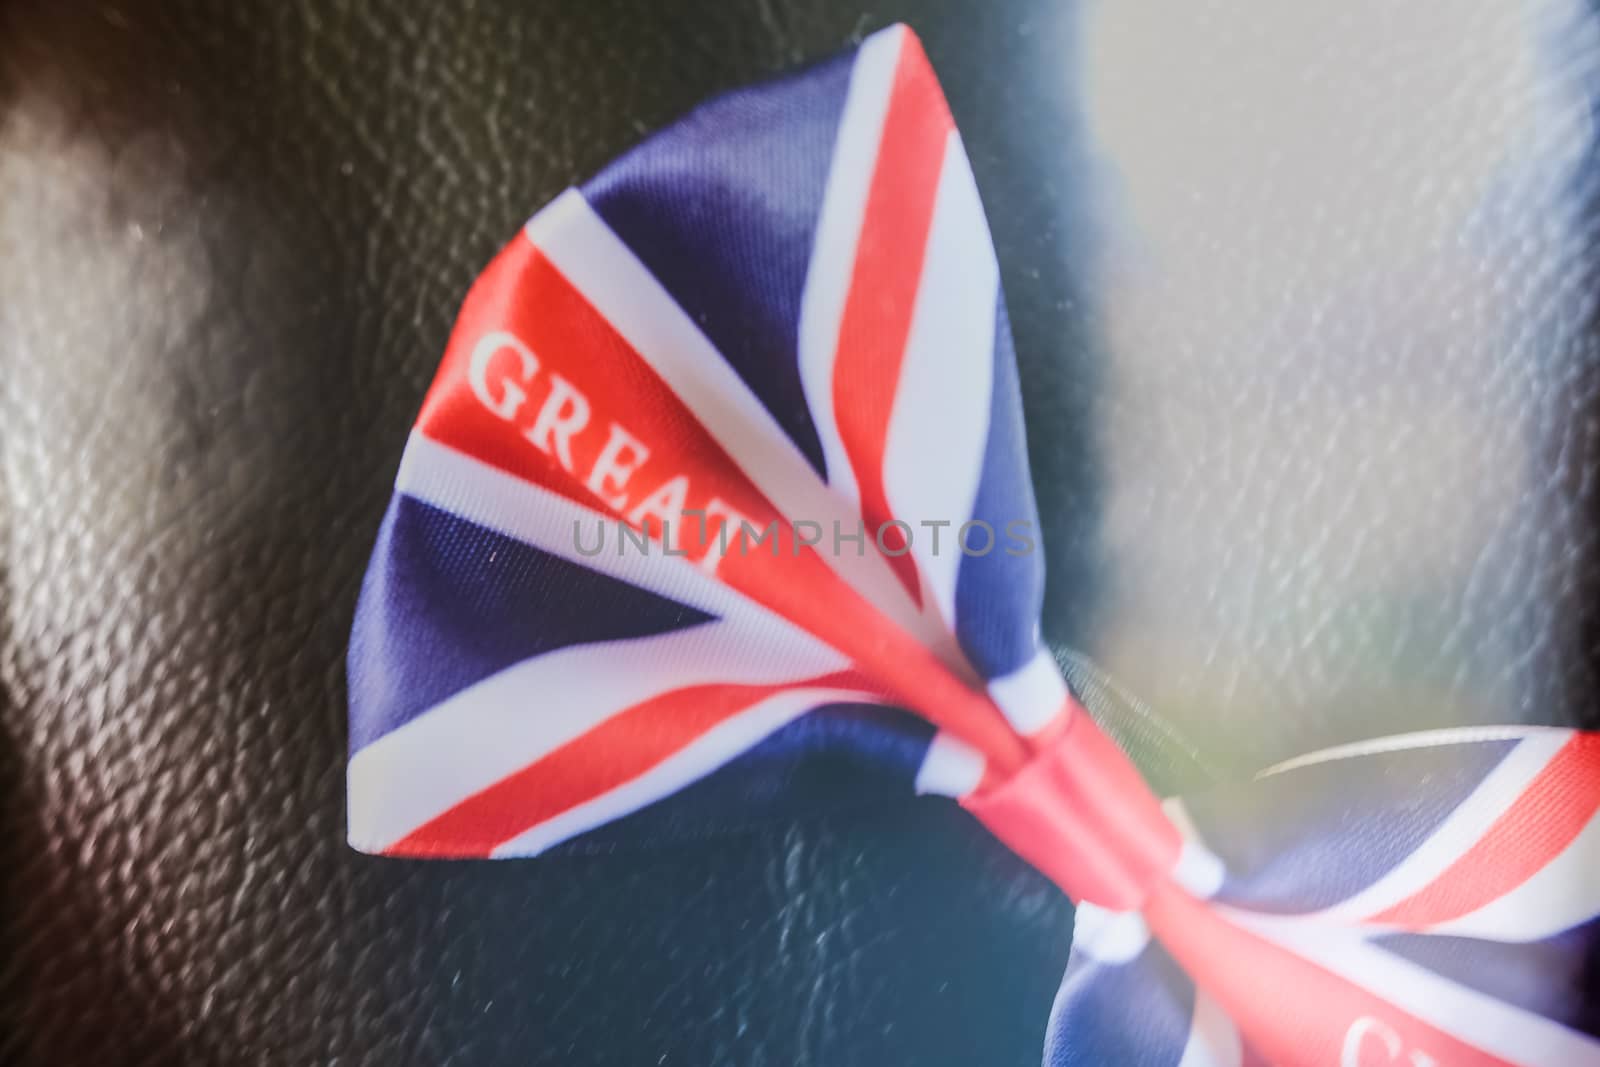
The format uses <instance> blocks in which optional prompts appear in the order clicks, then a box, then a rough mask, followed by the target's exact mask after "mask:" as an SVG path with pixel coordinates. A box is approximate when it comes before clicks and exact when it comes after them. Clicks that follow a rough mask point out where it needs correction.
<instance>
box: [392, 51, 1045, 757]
mask: <svg viewBox="0 0 1600 1067" xmlns="http://www.w3.org/2000/svg"><path fill="white" fill-rule="evenodd" d="M918 54H919V55H920V53H918ZM928 77H929V83H930V85H931V75H930V76H928ZM933 91H934V92H937V87H936V86H935V87H933ZM918 247H920V246H918ZM495 331H508V332H510V333H512V334H514V335H515V336H516V337H517V338H518V339H519V340H520V341H521V342H523V343H524V344H525V345H526V346H527V347H528V349H529V350H530V351H531V352H532V353H533V354H534V356H535V357H536V358H537V360H538V364H539V365H538V368H537V370H536V372H535V373H534V374H533V375H532V376H524V373H523V367H522V365H521V363H520V361H519V360H518V358H517V355H516V354H515V352H514V351H511V350H509V349H507V350H503V351H497V352H496V353H495V354H494V355H493V357H492V359H491V365H490V367H489V371H488V374H489V377H490V378H491V379H492V386H491V392H492V393H494V394H495V397H496V398H504V397H505V396H506V395H507V394H506V393H505V392H504V389H505V386H506V385H507V384H511V385H514V386H516V387H517V388H519V389H520V390H521V391H522V392H523V393H525V394H526V396H525V397H524V399H523V401H522V402H521V404H520V406H518V408H517V410H515V411H513V412H512V415H511V418H509V419H507V418H502V417H500V416H499V415H498V414H496V413H495V412H493V411H491V410H490V409H489V407H487V406H486V404H485V403H484V402H483V401H482V400H480V399H479V397H478V396H477V394H476V393H475V392H474V390H473V389H472V387H471V384H470V376H469V368H470V366H471V361H472V353H473V350H474V348H475V347H476V346H477V344H478V342H479V340H480V339H481V338H483V337H485V336H487V335H488V334H490V333H492V332H495ZM896 358H897V359H898V356H897V357H896ZM556 375H560V376H561V378H562V379H563V380H565V381H566V382H568V383H570V384H571V386H572V387H573V388H575V389H576V390H577V391H578V392H579V393H581V394H582V395H583V396H584V397H585V398H586V399H587V402H588V404H589V407H590V412H591V414H590V421H589V424H588V426H586V427H585V428H584V429H583V430H582V431H580V432H576V433H575V434H574V435H573V436H572V438H571V439H570V441H569V446H570V449H569V450H570V453H571V459H572V467H573V469H572V470H570V471H569V470H567V469H566V468H565V467H564V466H563V465H562V463H561V462H559V460H558V459H557V457H555V456H552V455H547V454H546V453H544V452H542V451H540V449H538V448H537V447H535V446H534V445H533V444H532V443H530V442H529V440H528V439H527V437H526V436H525V435H526V434H527V433H529V432H530V431H531V430H532V429H533V427H534V425H535V424H536V422H537V416H538V413H539V411H540V409H541V407H542V406H543V405H544V404H545V402H546V401H547V399H548V398H550V397H552V396H554V395H555V394H554V393H553V392H552V388H553V381H554V377H555V376H556ZM612 423H616V424H618V425H621V426H622V427H624V428H625V429H626V430H627V431H628V432H629V433H630V434H632V435H633V436H635V437H637V438H638V439H639V440H641V441H643V442H644V443H645V444H646V445H647V447H648V448H649V450H650V454H649V458H648V460H646V461H645V462H644V463H642V464H641V465H640V466H639V467H638V469H637V470H636V471H635V472H634V473H633V474H632V475H631V476H630V478H629V479H628V481H627V484H626V485H625V486H624V487H623V489H624V490H625V491H626V493H627V494H628V501H627V504H626V506H625V507H624V508H623V509H621V510H624V511H625V510H628V509H629V508H631V507H632V506H633V505H635V504H637V503H638V502H639V501H641V500H643V499H645V498H646V497H648V496H650V495H653V494H654V493H655V492H656V491H657V490H659V489H660V488H661V487H662V486H663V485H665V484H669V483H670V481H671V480H672V479H673V478H674V477H676V476H684V477H686V478H687V480H688V485H689V489H688V493H687V496H686V499H685V501H684V503H685V506H686V507H688V508H701V509H704V508H707V507H709V506H710V505H711V502H712V501H713V499H717V500H721V501H723V502H724V503H726V504H728V505H731V506H732V507H733V508H734V509H735V510H736V511H738V512H739V513H740V514H742V515H744V516H746V517H748V518H749V519H750V521H751V522H752V523H753V524H754V525H755V527H756V528H757V529H758V530H761V529H764V528H765V527H766V526H767V525H768V524H769V523H771V522H774V521H777V523H778V530H779V536H778V538H777V551H776V552H773V551H771V550H770V549H769V548H767V547H762V548H752V549H751V550H750V551H748V552H747V553H743V554H741V553H739V552H737V551H733V552H730V553H729V554H728V555H727V556H726V557H725V558H723V559H722V560H721V562H720V564H719V565H718V567H717V577H718V578H719V579H720V580H722V581H725V582H726V583H727V584H728V585H730V586H731V587H733V588H734V589H737V590H739V591H740V592H742V593H744V594H745V595H747V596H749V597H751V598H752V599H754V600H755V601H757V602H758V603H760V604H762V605H763V606H765V607H767V608H769V609H771V610H772V611H774V612H776V613H777V614H779V615H781V616H782V617H784V618H786V619H788V620H790V621H791V622H793V623H794V624H795V625H797V626H799V627H800V628H801V629H803V630H805V631H807V632H808V633H811V634H813V635H815V636H816V637H817V638H818V639H820V640H822V641H823V642H825V643H827V644H828V645H830V646H832V647H833V648H835V649H837V650H838V651H840V652H841V653H843V654H844V655H845V656H847V657H848V658H849V659H850V660H852V661H853V662H855V663H857V664H859V665H860V666H861V667H862V669H863V670H865V671H868V672H870V674H871V675H872V678H873V681H874V682H875V683H876V684H875V688H876V689H877V690H878V691H881V692H884V693H885V694H887V695H888V696H890V697H891V698H892V699H893V700H894V701H895V702H896V703H898V704H900V705H902V706H904V707H907V708H911V709H914V710H916V711H917V712H919V713H920V714H922V715H923V716H924V717H925V718H927V719H929V720H930V721H931V722H933V723H934V724H935V725H936V726H940V727H943V728H945V729H948V730H949V731H950V732H951V733H952V734H954V735H956V736H957V737H960V738H961V739H962V740H964V741H966V742H967V743H968V744H969V745H971V746H973V747H974V748H976V749H978V750H979V751H981V752H984V753H985V754H986V755H987V756H988V757H989V759H990V760H991V762H993V763H994V764H995V765H996V766H997V767H1001V768H1004V767H1014V766H1016V765H1018V764H1019V763H1021V761H1022V759H1023V757H1024V746H1023V744H1022V742H1021V741H1020V740H1019V739H1018V738H1017V737H1016V735H1015V734H1014V733H1013V732H1012V731H1011V729H1010V727H1009V726H1008V725H1007V723H1006V721H1005V718H1004V717H1003V716H1002V715H1001V713H1000V712H999V710H998V709H997V708H995V707H994V705H993V703H992V702H991V701H990V700H989V698H988V697H987V696H986V695H985V694H983V693H980V692H975V691H974V690H972V689H970V688H968V687H967V686H966V684H965V683H963V682H962V681H961V680H960V679H958V678H957V677H956V676H955V675H953V674H952V673H951V672H950V671H949V670H948V669H946V668H945V667H944V666H943V665H942V664H941V663H940V662H939V660H938V658H937V657H936V656H935V655H934V654H933V653H932V652H930V651H929V650H928V649H926V648H924V647H923V646H922V645H921V644H920V643H919V642H917V641H916V640H915V639H914V638H912V637H911V635H910V634H908V633H906V632H905V631H904V630H901V629H900V628H899V627H898V626H896V625H895V624H894V623H892V622H891V621H890V620H889V619H887V618H885V617H884V615H883V614H882V613H881V612H879V611H878V610H877V609H876V608H875V607H873V605H872V604H871V603H870V602H868V601H867V600H866V599H865V598H864V597H862V596H861V595H860V594H859V593H857V592H856V591H855V590H854V589H852V588H851V587H850V586H849V585H848V584H847V583H846V582H845V581H844V580H843V579H841V578H840V577H839V576H838V574H836V573H835V572H834V571H833V570H832V569H831V568H830V567H829V566H828V565H827V563H826V562H825V561H824V560H823V559H822V557H821V556H820V555H818V554H817V552H816V551H815V550H814V549H811V548H801V547H800V546H798V545H796V544H795V538H794V530H793V527H792V526H790V525H789V524H788V522H787V521H784V520H783V518H782V517H781V516H780V515H779V513H778V510H777V509H776V508H775V507H774V506H773V505H772V503H771V502H770V501H768V500H767V499H766V497H765V496H764V495H763V494H762V493H761V492H760V490H758V489H757V488H756V487H755V486H754V484H752V483H751V481H750V479H749V477H748V476H747V475H746V474H745V472H744V470H743V468H742V467H741V466H740V465H739V463H738V461H737V460H736V459H735V458H734V457H733V456H730V455H729V454H728V453H727V452H726V451H725V450H724V449H723V448H722V446H721V445H720V444H718V443H717V441H716V439H715V438H713V437H712V436H711V434H710V433H709V431H707V430H706V429H705V427H704V426H702V425H701V424H700V421H699V420H698V419H697V418H696V417H695V415H694V413H693V412H691V411H690V410H689V409H688V408H687V407H686V406H685V405H684V403H683V402H682V401H681V400H680V399H679V398H678V396H677V394H676V393H674V392H673V390H672V388H671V387H670V386H669V385H667V383H666V382H665V381H663V380H662V379H661V377H660V376H659V375H658V374H657V373H656V372H655V370H654V369H653V368H652V367H651V366H650V365H649V363H648V362H647V361H646V360H645V359H644V358H643V357H642V356H641V355H639V353H638V352H636V351H634V349H633V348H632V347H631V346H630V345H629V344H628V342H627V341H626V340H625V339H624V338H623V337H622V336H621V335H620V334H619V333H617V331H616V330H615V329H614V328H613V327H612V326H611V324H610V323H609V322H608V321H606V319H605V317H604V316H602V315H601V314H600V313H599V311H597V310H596V309H595V308H594V306H593V305H591V304H590V303H589V301H588V299H587V298H586V297H585V296H584V295H583V294H582V293H581V292H580V291H579V290H578V289H577V288H576V287H575V286H574V285H573V284H572V282H571V281H570V280H569V279H568V278H567V277H566V276H565V275H563V274H562V273H561V272H560V271H559V270H558V269H556V267H555V265H554V264H553V263H552V262H551V261H550V260H549V258H548V257H546V256H545V255H544V254H543V253H541V252H540V251H539V250H538V249H537V248H535V247H534V246H533V245H532V244H530V243H529V241H528V240H527V238H526V237H523V236H520V235H519V236H518V237H517V238H516V239H515V240H513V241H512V243H511V244H510V245H508V246H507V247H506V248H505V250H504V251H502V252H501V254H500V255H499V256H498V257H497V258H496V259H495V261H494V263H493V264H491V265H490V266H489V268H488V269H487V270H485V271H484V273H483V275H482V276H481V277H480V278H479V279H478V282H477V283H476V284H475V285H474V286H473V289H472V292H471V293H470V294H468V297H467V300H466V302H465V304H464V306H463V307H462V310H461V315H460V317H459V318H458V319H457V322H456V326H455V330H454V332H453V333H452V335H451V339H450V345H449V347H448V349H447V350H446V353H445V357H444V360H443V362H442V363H441V365H440V368H439V374H438V377H437V378H436V379H435V380H434V384H433V387H432V388H431V389H430V390H429V392H428V397H427V399H426V400H425V401H424V403H423V409H422V413H421V415H419V416H418V419H417V428H418V430H419V431H420V432H421V433H423V434H424V435H426V436H427V437H429V438H431V439H432V440H434V441H438V442H440V443H441V444H444V445H448V446H450V447H452V448H455V449H457V450H459V451H461V452H464V453H466V454H467V455H470V456H472V457H474V458H476V459H478V460H481V461H482V462H485V463H488V464H491V465H493V466H495V467H498V468H500V469H501V470H504V471H506V472H507V473H509V474H511V475H514V476H515V477H518V478H522V479H524V480H526V481H528V482H531V483H533V484H535V485H538V486H541V487H543V488H545V489H548V490H551V491H553V492H556V493H559V494H561V495H563V496H566V497H569V498H571V499H573V500H576V501H579V502H580V503H583V504H584V505H586V506H589V507H593V508H596V509H599V510H601V511H605V512H609V513H611V514H616V513H617V511H618V509H614V508H612V507H611V506H610V505H608V504H607V503H606V501H605V500H603V499H602V498H601V497H600V496H598V495H596V494H595V493H593V492H591V491H590V490H589V489H588V488H587V485H586V482H587V479H588V476H589V474H590V473H591V472H592V470H593V468H594V466H595V463H596V461H597V459H598V457H599V456H600V454H601V453H602V450H603V449H604V448H605V446H606V443H607V440H608V437H609V427H610V425H611V424H612ZM616 488H617V487H616V486H614V485H613V486H612V487H611V489H612V490H613V491H614V490H615V489H616ZM806 517H807V516H796V518H806ZM647 522H648V520H647ZM651 525H652V526H653V524H651ZM684 525H686V526H687V531H686V532H698V531H697V530H696V529H695V527H694V526H693V525H692V523H690V524H684ZM674 527H675V528H674V535H673V540H674V542H676V544H677V547H679V548H684V547H689V548H690V555H691V556H697V555H701V554H703V552H704V550H705V547H707V546H693V545H691V546H685V543H684V542H683V541H682V540H680V532H679V529H680V528H679V524H674ZM651 532H652V533H659V531H658V530H654V529H652V531H651ZM706 532H707V534H708V535H709V536H708V540H709V541H711V542H712V543H714V542H715V540H716V532H715V530H708V531H706Z"/></svg>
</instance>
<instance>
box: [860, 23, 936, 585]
mask: <svg viewBox="0 0 1600 1067" xmlns="http://www.w3.org/2000/svg"><path fill="white" fill-rule="evenodd" d="M904 41H905V43H904V45H903V46H902V48H901V52H900V58H899V61H898V63H897V65H896V67H895V75H894V86H893V89H892V90H891V95H890V98H889V108H888V113H887V114H886V115H885V117H884V125H883V137H882V140H881V141H880V142H879V148H878V161H877V165H876V167H875V169H874V170H873V174H872V186H871V188H870V189H869V191H868V193H867V203H866V208H865V211H864V213H863V217H862V225H861V234H860V238H859V241H858V243H857V246H856V261H855V268H854V271H853V272H852V274H851V282H850V294H849V296H848V297H847V298H846V300H845V307H844V314H843V316H842V317H841V319H840V322H839V344H838V348H837V351H836V354H835V357H834V366H833V410H834V417H835V420H836V421H837V423H838V427H839V439H840V441H841V443H842V444H843V445H844V450H845V455H846V456H848V457H849V459H850V466H851V469H852V470H853V471H854V472H855V477H856V485H857V487H858V489H859V491H860V496H861V513H862V517H863V518H865V519H866V521H867V526H868V536H869V537H870V536H872V535H873V533H875V532H876V531H877V530H878V529H879V528H880V527H881V526H882V524H883V523H885V522H887V521H888V520H890V519H892V518H894V517H895V516H894V514H893V513H892V512H891V511H890V509H889V500H888V495H887V493H886V491H885V489H884V484H883V455H884V447H885V443H886V440H887V438H888V433H889V418H890V415H891V413H892V412H893V410H894V398H895V391H896V388H897V386H898V384H899V381H900V364H901V362H902V360H903V357H904V354H905V347H906V338H907V336H908V335H909V334H910V331H911V314H912V310H913V309H914V308H915V306H916V300H917V286H918V283H919V282H920V280H921V278H922V261H923V254H924V251H925V249H926V246H927V243H928V231H929V229H930V228H931V226H932V224H933V209H934V200H935V197H936V195H937V193H938V189H939V172H940V169H941V166H942V164H943V161H944V152H945V144H946V142H947V140H948V139H949V136H950V132H951V131H952V130H953V129H954V128H955V126H954V122H953V121H952V120H951V118H950V112H949V109H948V108H947V107H946V106H945V102H944V96H943V95H942V94H941V93H940V92H939V85H938V82H937V81H935V80H934V76H933V69H932V68H931V67H930V66H929V65H928V58H927V56H926V55H924V54H923V51H922V45H921V44H920V43H919V42H918V41H917V39H916V38H915V37H913V36H911V35H910V34H906V35H905V38H904ZM883 544H884V547H885V548H886V549H888V550H889V551H891V552H899V553H900V554H899V555H891V556H890V557H889V563H890V565H891V566H892V567H893V568H894V571H895V574H896V575H897V576H898V577H899V578H900V581H901V583H902V584H904V585H905V587H906V590H907V591H908V592H909V593H910V594H911V596H912V599H913V600H915V601H916V603H917V604H918V605H919V606H920V604H921V603H922V593H921V583H920V581H919V579H918V577H917V566H916V561H915V560H914V559H913V558H912V557H911V555H910V554H909V553H906V552H904V551H903V550H904V549H905V547H906V545H905V544H904V541H903V538H902V536H901V533H900V530H899V529H898V528H897V527H889V528H888V529H887V530H885V531H884V539H883Z"/></svg>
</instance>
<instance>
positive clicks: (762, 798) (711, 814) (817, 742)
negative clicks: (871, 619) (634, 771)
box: [563, 704, 933, 852]
mask: <svg viewBox="0 0 1600 1067" xmlns="http://www.w3.org/2000/svg"><path fill="white" fill-rule="evenodd" d="M932 740H933V727H931V726H930V725H928V723H927V722H926V721H925V720H924V719H922V718H920V717H918V716H916V715H912V714H911V713H910V712H905V711H900V710H898V709H895V708H884V707H878V706H876V705H856V704H849V705H845V704H841V705H834V706H830V707H823V708H817V709H816V710H814V711H811V712H808V713H806V714H805V715H802V716H801V717H800V718H798V719H796V720H794V721H793V722H791V723H789V724H787V725H786V726H784V727H782V728H781V729H779V730H776V731H774V732H773V733H772V734H771V735H770V736H769V737H767V738H766V739H765V740H764V741H762V742H760V743H759V744H757V745H755V746H754V747H752V748H750V749H748V750H747V751H745V752H744V753H742V754H740V755H739V757H738V758H737V759H734V760H733V761H732V762H730V763H727V764H725V765H724V766H723V767H721V768H720V769H718V770H716V771H713V772H712V773H711V774H709V775H707V776H706V777H704V778H702V779H700V780H699V781H697V782H694V783H693V784H691V785H689V786H686V787H685V788H683V789H681V790H679V791H678V792H676V793H674V794H672V796H671V797H669V798H667V799H666V800H665V801H662V802H660V803H656V804H651V805H649V806H648V807H645V808H642V809H641V810H639V811H637V812H635V813H634V814H632V815H630V816H628V818H626V819H622V820H619V821H617V822H614V823H608V824H607V825H605V826H601V827H599V828H598V829H595V830H591V831H589V832H588V833H586V834H584V835H583V836H582V837H580V838H577V839H576V840H575V841H574V842H573V843H572V844H570V845H568V846H563V847H564V848H568V849H570V850H572V851H580V852H581V851H592V850H594V849H596V848H607V847H612V846H620V845H623V844H626V845H629V846H636V845H645V846H648V845H650V844H652V843H659V844H671V843H672V842H674V841H681V840H684V839H686V838H691V837H697V836H701V835H705V834H712V833H722V832H728V831H736V830H739V829H742V828H745V827H749V826H754V825H758V824H759V825H768V826H770V825H773V824H774V823H776V824H778V825H782V824H783V823H785V822H789V821H792V820H794V819H796V818H802V817H806V816H813V815H818V814H823V813H826V812H830V811H840V810H846V809H861V810H864V811H871V810H882V809H883V808H884V806H886V805H898V804H904V803H905V802H906V799H907V798H908V797H910V796H911V791H912V786H913V784H914V783H915V781H916V778H917V771H918V770H920V769H921V767H922V758H923V756H925V755H926V754H927V751H928V745H929V743H930V742H931V741H932Z"/></svg>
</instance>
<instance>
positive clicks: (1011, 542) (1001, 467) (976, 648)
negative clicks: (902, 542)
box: [956, 293, 1044, 678]
mask: <svg viewBox="0 0 1600 1067" xmlns="http://www.w3.org/2000/svg"><path fill="white" fill-rule="evenodd" d="M972 518H973V519H974V520H981V521H983V522H986V523H988V524H989V526H990V528H991V529H993V531H994V546H993V548H992V549H991V550H990V551H989V552H988V554H986V555H982V556H977V555H969V556H965V557H963V559H962V560H961V570H960V572H959V573H958V574H957V575H956V638H957V639H958V640H959V641H960V642H961V648H962V650H963V651H965V652H966V654H967V658H968V659H969V660H970V661H971V662H972V665H973V666H974V667H975V668H977V670H978V673H979V674H981V675H983V676H984V677H985V678H997V677H999V676H1001V675H1004V674H1009V673H1011V672H1012V671H1014V670H1016V669H1017V668H1018V667H1021V666H1022V665H1023V664H1024V663H1027V662H1028V660H1029V659H1031V658H1032V657H1033V654H1034V652H1035V650H1036V649H1037V648H1038V630H1039V615H1040V612H1041V611H1042V610H1043V607H1044V546H1043V544H1042V542H1041V541H1040V531H1039V514H1038V509H1037V508H1036V507H1035V506H1034V501H1033V482H1032V480H1031V478H1030V476H1029V473H1028V443H1027V440H1026V438H1025V437H1024V435H1023V427H1022V393H1021V390H1020V388H1019V386H1018V384H1017V357H1016V353H1015V351H1014V350H1013V348H1012V342H1011V323H1010V321H1009V319H1008V318H1007V316H1006V301H1005V295H1004V294H1003V293H1000V294H997V295H996V298H995V326H994V390H993V393H992V394H991V399H990V402H989V439H988V441H987V442H986V443H985V445H984V452H983V474H982V477H981V479H980V480H979V482H978V495H977V499H976V500H975V501H974V502H973V508H972ZM1013 522H1019V523H1026V524H1027V526H1026V530H1027V536H1028V537H1029V538H1031V540H1032V549H1031V550H1029V551H1025V552H1024V551H1023V547H1022V546H1021V545H1020V544H1019V543H1018V542H1017V541H1016V540H1015V539H1014V538H1013V537H1010V536H1008V535H1007V527H1008V525H1009V524H1011V523H1013ZM1019 530H1020V528H1019ZM969 544H970V545H971V546H972V549H973V550H974V551H978V550H981V549H982V547H983V545H984V544H985V537H984V534H983V532H982V530H981V529H979V530H974V531H973V532H972V535H971V537H970V538H969ZM1012 551H1017V552H1021V553H1022V554H1020V555H1012V554H1011V552H1012Z"/></svg>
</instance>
